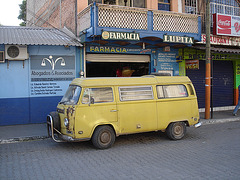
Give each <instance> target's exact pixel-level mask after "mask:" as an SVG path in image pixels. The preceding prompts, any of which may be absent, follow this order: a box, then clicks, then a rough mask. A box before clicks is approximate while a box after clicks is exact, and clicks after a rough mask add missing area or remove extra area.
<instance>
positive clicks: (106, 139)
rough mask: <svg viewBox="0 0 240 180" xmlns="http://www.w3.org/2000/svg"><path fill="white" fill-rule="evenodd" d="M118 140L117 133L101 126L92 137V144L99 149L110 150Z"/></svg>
mask: <svg viewBox="0 0 240 180" xmlns="http://www.w3.org/2000/svg"><path fill="white" fill-rule="evenodd" d="M115 139H116V135H115V132H114V131H113V128H111V127H110V126H99V127H97V128H96V129H95V131H94V133H93V135H92V143H93V145H94V146H95V147H96V148H98V149H107V148H110V147H111V146H112V145H113V144H114V142H115Z"/></svg>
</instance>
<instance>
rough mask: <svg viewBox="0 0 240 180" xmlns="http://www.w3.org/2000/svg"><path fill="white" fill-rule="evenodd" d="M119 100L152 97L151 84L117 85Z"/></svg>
mask: <svg viewBox="0 0 240 180" xmlns="http://www.w3.org/2000/svg"><path fill="white" fill-rule="evenodd" d="M119 93H120V100H121V101H137V100H147V99H153V91H152V86H130V87H119Z"/></svg>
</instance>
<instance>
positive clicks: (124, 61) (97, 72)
mask: <svg viewBox="0 0 240 180" xmlns="http://www.w3.org/2000/svg"><path fill="white" fill-rule="evenodd" d="M149 67H150V55H127V54H87V55H86V77H127V76H143V75H148V74H149Z"/></svg>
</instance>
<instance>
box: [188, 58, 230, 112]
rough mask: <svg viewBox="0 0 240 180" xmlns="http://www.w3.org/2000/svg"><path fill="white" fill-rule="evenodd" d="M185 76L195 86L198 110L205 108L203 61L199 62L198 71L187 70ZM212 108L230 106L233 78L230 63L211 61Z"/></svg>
mask: <svg viewBox="0 0 240 180" xmlns="http://www.w3.org/2000/svg"><path fill="white" fill-rule="evenodd" d="M186 75H187V76H188V77H189V78H190V79H191V81H192V82H193V85H194V86H195V89H196V92H197V96H198V105H199V108H203V107H205V61H203V60H200V61H199V69H198V70H187V71H186ZM212 92H213V94H212V96H213V97H212V98H213V107H222V106H232V105H233V98H234V95H233V94H234V93H233V92H234V77H233V63H232V61H223V60H218V61H217V60H214V61H213V83H212Z"/></svg>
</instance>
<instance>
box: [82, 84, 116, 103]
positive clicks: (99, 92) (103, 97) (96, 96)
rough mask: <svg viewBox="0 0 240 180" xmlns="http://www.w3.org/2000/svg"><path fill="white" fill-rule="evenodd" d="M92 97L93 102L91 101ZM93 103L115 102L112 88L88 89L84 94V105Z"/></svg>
mask: <svg viewBox="0 0 240 180" xmlns="http://www.w3.org/2000/svg"><path fill="white" fill-rule="evenodd" d="M89 96H90V97H91V100H90V99H89ZM90 101H91V102H92V103H103V102H113V91H112V88H110V87H106V88H87V89H85V91H84V93H83V98H82V103H83V104H88V103H89V102H90Z"/></svg>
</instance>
